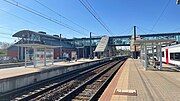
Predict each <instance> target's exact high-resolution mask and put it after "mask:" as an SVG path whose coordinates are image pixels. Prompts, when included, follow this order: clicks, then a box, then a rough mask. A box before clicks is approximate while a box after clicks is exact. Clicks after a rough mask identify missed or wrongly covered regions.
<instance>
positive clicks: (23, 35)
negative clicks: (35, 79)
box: [7, 30, 76, 61]
mask: <svg viewBox="0 0 180 101" xmlns="http://www.w3.org/2000/svg"><path fill="white" fill-rule="evenodd" d="M13 37H17V38H19V39H20V40H19V41H18V42H17V43H15V44H13V45H11V46H10V47H9V48H8V49H7V55H8V56H10V57H16V58H18V60H21V61H23V60H24V59H25V49H24V48H23V47H21V46H17V44H40V45H50V46H57V48H54V59H59V58H60V59H61V58H64V57H63V56H64V55H63V54H66V57H67V56H68V57H69V58H71V52H72V51H73V52H74V51H76V48H75V47H74V46H73V45H72V44H70V43H68V42H64V41H62V40H63V38H62V39H60V37H59V36H58V35H53V36H52V35H48V34H46V33H45V32H34V31H30V30H22V31H19V32H17V33H15V34H14V35H13Z"/></svg>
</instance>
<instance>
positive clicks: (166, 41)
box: [134, 39, 176, 45]
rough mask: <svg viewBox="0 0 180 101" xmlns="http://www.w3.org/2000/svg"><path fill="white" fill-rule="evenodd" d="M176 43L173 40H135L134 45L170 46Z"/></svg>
mask: <svg viewBox="0 0 180 101" xmlns="http://www.w3.org/2000/svg"><path fill="white" fill-rule="evenodd" d="M173 42H176V40H173V39H169V40H168V39H159V40H135V41H134V45H140V44H153V43H155V44H170V43H173Z"/></svg>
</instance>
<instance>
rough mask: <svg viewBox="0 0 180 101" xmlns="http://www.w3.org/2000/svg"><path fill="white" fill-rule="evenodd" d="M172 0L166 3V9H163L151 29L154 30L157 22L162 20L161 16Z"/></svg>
mask: <svg viewBox="0 0 180 101" xmlns="http://www.w3.org/2000/svg"><path fill="white" fill-rule="evenodd" d="M170 1H171V0H168V2H167V3H166V5H165V7H164V9H163V10H162V12H161V13H160V15H159V16H158V18H157V20H156V22H155V23H154V25H153V26H152V29H151V30H152V31H153V30H154V28H155V27H156V25H157V23H158V22H159V20H160V19H161V17H162V16H163V14H164V12H165V11H166V9H167V7H168V5H169V3H170Z"/></svg>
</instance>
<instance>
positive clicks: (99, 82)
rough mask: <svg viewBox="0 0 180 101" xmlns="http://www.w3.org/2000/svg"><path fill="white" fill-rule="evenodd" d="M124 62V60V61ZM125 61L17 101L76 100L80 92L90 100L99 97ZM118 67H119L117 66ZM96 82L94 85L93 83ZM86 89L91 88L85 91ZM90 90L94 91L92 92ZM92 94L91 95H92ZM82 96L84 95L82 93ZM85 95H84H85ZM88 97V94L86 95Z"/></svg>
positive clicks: (60, 83)
mask: <svg viewBox="0 0 180 101" xmlns="http://www.w3.org/2000/svg"><path fill="white" fill-rule="evenodd" d="M123 60H124V59H123ZM123 60H120V61H113V62H110V63H107V64H105V65H101V66H99V67H97V68H92V69H89V70H86V71H84V72H81V73H79V74H78V75H77V76H74V77H71V78H68V79H67V80H64V81H63V82H59V83H55V84H52V85H50V86H46V87H44V88H40V89H39V90H36V91H34V92H29V93H28V94H26V95H22V96H21V97H17V98H15V99H14V100H16V101H27V100H30V101H55V100H56V101H58V100H72V99H76V97H75V96H76V94H80V92H83V91H82V90H83V89H84V90H85V91H84V92H87V94H88V93H89V94H90V95H89V99H93V98H91V97H92V94H93V96H98V94H99V92H100V91H101V90H102V88H104V87H105V86H104V85H107V82H109V81H110V79H111V78H112V77H113V75H114V74H115V73H116V71H117V70H118V68H119V67H120V66H119V63H120V64H123V62H122V61H123ZM117 65H118V66H117ZM93 82H94V83H93ZM91 84H92V85H91ZM84 87H89V89H88V88H87V89H85V88H84ZM82 88H83V89H82ZM90 88H91V89H92V90H90ZM90 92H91V93H90ZM81 94H82V93H81ZM83 94H84V93H83ZM85 95H86V94H85Z"/></svg>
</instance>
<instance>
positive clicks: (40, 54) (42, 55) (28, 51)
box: [15, 44, 60, 67]
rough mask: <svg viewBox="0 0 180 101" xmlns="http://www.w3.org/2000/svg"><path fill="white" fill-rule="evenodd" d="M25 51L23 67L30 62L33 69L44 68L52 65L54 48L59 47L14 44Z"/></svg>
mask: <svg viewBox="0 0 180 101" xmlns="http://www.w3.org/2000/svg"><path fill="white" fill-rule="evenodd" d="M15 45H16V46H18V47H23V48H24V49H25V67H27V63H28V61H29V62H32V63H33V65H34V67H37V66H46V65H47V64H48V63H50V64H53V63H54V48H57V47H60V46H51V45H43V44H15Z"/></svg>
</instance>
